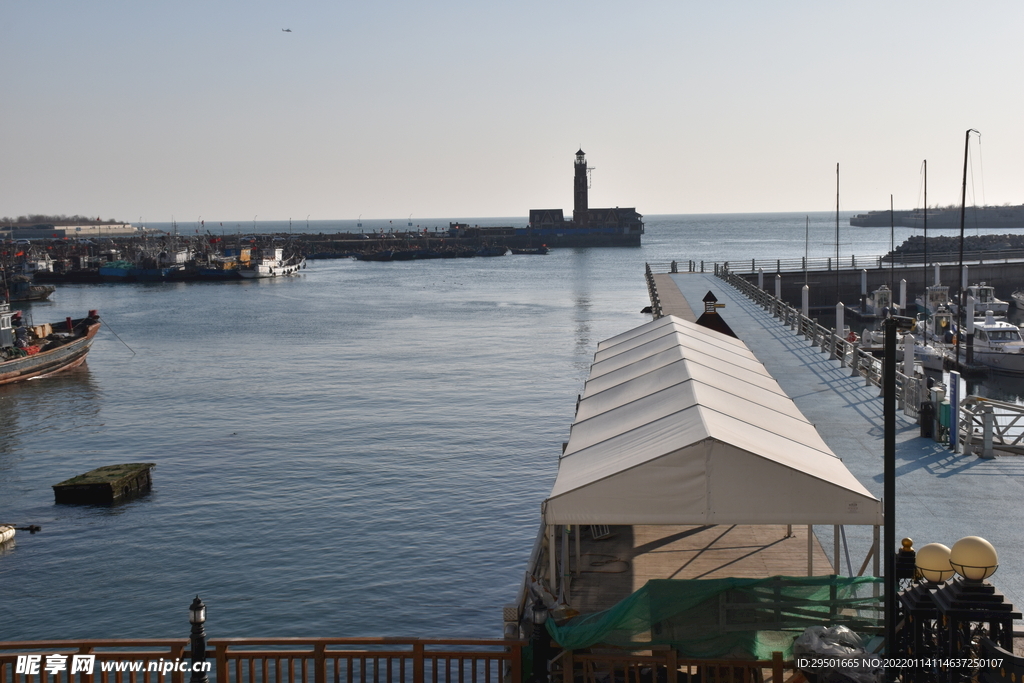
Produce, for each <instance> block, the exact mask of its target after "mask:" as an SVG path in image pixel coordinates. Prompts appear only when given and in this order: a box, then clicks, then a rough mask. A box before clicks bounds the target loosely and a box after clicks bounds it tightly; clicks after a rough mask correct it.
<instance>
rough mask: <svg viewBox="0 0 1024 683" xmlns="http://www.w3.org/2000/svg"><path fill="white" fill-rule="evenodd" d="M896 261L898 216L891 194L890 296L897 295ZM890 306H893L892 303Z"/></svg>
mask: <svg viewBox="0 0 1024 683" xmlns="http://www.w3.org/2000/svg"><path fill="white" fill-rule="evenodd" d="M895 262H896V216H895V214H894V213H893V210H892V195H889V290H890V294H889V296H891V297H893V298H895V297H896V272H895V271H894V270H893V264H894V263H895ZM889 308H892V305H891V304H890V306H889Z"/></svg>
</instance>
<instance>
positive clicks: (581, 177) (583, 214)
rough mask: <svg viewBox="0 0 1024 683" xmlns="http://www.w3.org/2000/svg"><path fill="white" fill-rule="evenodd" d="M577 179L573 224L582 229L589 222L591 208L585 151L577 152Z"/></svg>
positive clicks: (575, 180) (575, 181)
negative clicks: (589, 205) (588, 203)
mask: <svg viewBox="0 0 1024 683" xmlns="http://www.w3.org/2000/svg"><path fill="white" fill-rule="evenodd" d="M575 166H576V177H575V179H574V181H573V188H574V196H575V204H574V205H573V208H572V222H573V223H575V224H576V225H578V226H580V227H586V226H587V225H588V224H589V223H590V221H589V213H590V211H589V208H588V206H587V159H586V156H585V155H584V154H583V150H582V149H580V151H578V152H576V164H575Z"/></svg>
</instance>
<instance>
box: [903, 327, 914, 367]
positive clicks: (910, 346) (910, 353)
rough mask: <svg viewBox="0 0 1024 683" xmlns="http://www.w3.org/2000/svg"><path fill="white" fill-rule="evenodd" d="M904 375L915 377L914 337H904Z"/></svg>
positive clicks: (907, 335)
mask: <svg viewBox="0 0 1024 683" xmlns="http://www.w3.org/2000/svg"><path fill="white" fill-rule="evenodd" d="M903 374H904V375H906V376H907V377H913V376H914V335H912V334H905V335H903Z"/></svg>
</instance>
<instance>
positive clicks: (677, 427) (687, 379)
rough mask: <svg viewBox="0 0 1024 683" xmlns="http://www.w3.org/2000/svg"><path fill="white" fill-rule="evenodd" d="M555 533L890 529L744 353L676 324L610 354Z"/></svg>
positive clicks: (612, 342)
mask: <svg viewBox="0 0 1024 683" xmlns="http://www.w3.org/2000/svg"><path fill="white" fill-rule="evenodd" d="M543 510H544V520H545V522H546V523H547V524H830V525H831V524H871V525H875V524H881V523H882V510H881V503H880V501H878V499H876V498H875V497H874V496H872V495H871V493H870V492H868V490H867V489H866V488H865V487H864V486H863V485H862V484H861V483H860V482H859V481H857V479H856V478H855V477H854V476H853V475H852V474H851V473H850V471H849V470H848V469H847V468H846V466H845V465H844V464H843V462H842V461H841V460H840V459H839V458H838V457H836V455H835V454H834V453H833V452H832V451H831V450H830V449H829V448H828V446H827V445H826V444H825V442H824V441H823V440H822V438H821V436H820V435H819V434H818V432H817V430H816V429H815V428H814V425H812V424H811V423H810V422H808V420H807V419H806V418H805V417H804V416H803V414H802V413H801V412H800V410H799V409H798V408H797V407H796V404H795V403H793V401H792V399H790V398H789V397H788V396H786V394H785V392H784V391H783V390H782V388H781V387H780V386H779V384H778V382H776V381H775V379H774V378H772V377H771V375H769V374H768V372H767V370H765V368H764V365H762V364H761V363H760V362H759V361H758V360H757V358H756V357H755V356H754V354H753V353H751V352H750V350H749V349H748V348H747V346H746V345H745V344H744V343H743V342H742V341H740V340H738V339H734V338H732V337H729V336H727V335H724V334H721V333H718V332H715V331H713V330H709V329H707V328H704V327H701V326H699V325H696V324H695V323H690V322H687V321H685V320H682V319H681V318H676V317H674V316H667V317H664V318H660V319H658V320H655V321H652V322H650V323H646V324H644V325H641V326H640V327H638V328H635V329H633V330H630V331H629V332H626V333H624V334H620V335H618V336H616V337H613V338H611V339H608V340H606V341H604V342H601V343H600V344H598V350H597V353H596V354H595V356H594V363H593V365H592V366H591V372H590V378H589V379H588V380H587V384H586V387H585V389H584V392H583V394H582V399H581V401H580V404H579V409H578V411H577V415H576V420H575V422H574V423H573V426H572V431H571V433H570V436H569V443H568V446H567V447H566V449H565V451H564V453H563V455H562V458H561V462H560V463H559V468H558V476H557V478H556V480H555V485H554V488H553V489H552V491H551V495H550V497H549V498H548V499H547V500H546V501H545V502H544V506H543Z"/></svg>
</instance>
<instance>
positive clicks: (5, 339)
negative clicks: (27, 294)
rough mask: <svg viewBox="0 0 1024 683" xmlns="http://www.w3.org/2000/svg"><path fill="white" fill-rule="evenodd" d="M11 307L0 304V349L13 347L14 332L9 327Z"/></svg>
mask: <svg viewBox="0 0 1024 683" xmlns="http://www.w3.org/2000/svg"><path fill="white" fill-rule="evenodd" d="M12 315H13V314H12V313H11V305H10V304H8V303H0V348H5V347H8V346H14V330H13V328H12V327H11V316H12Z"/></svg>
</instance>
